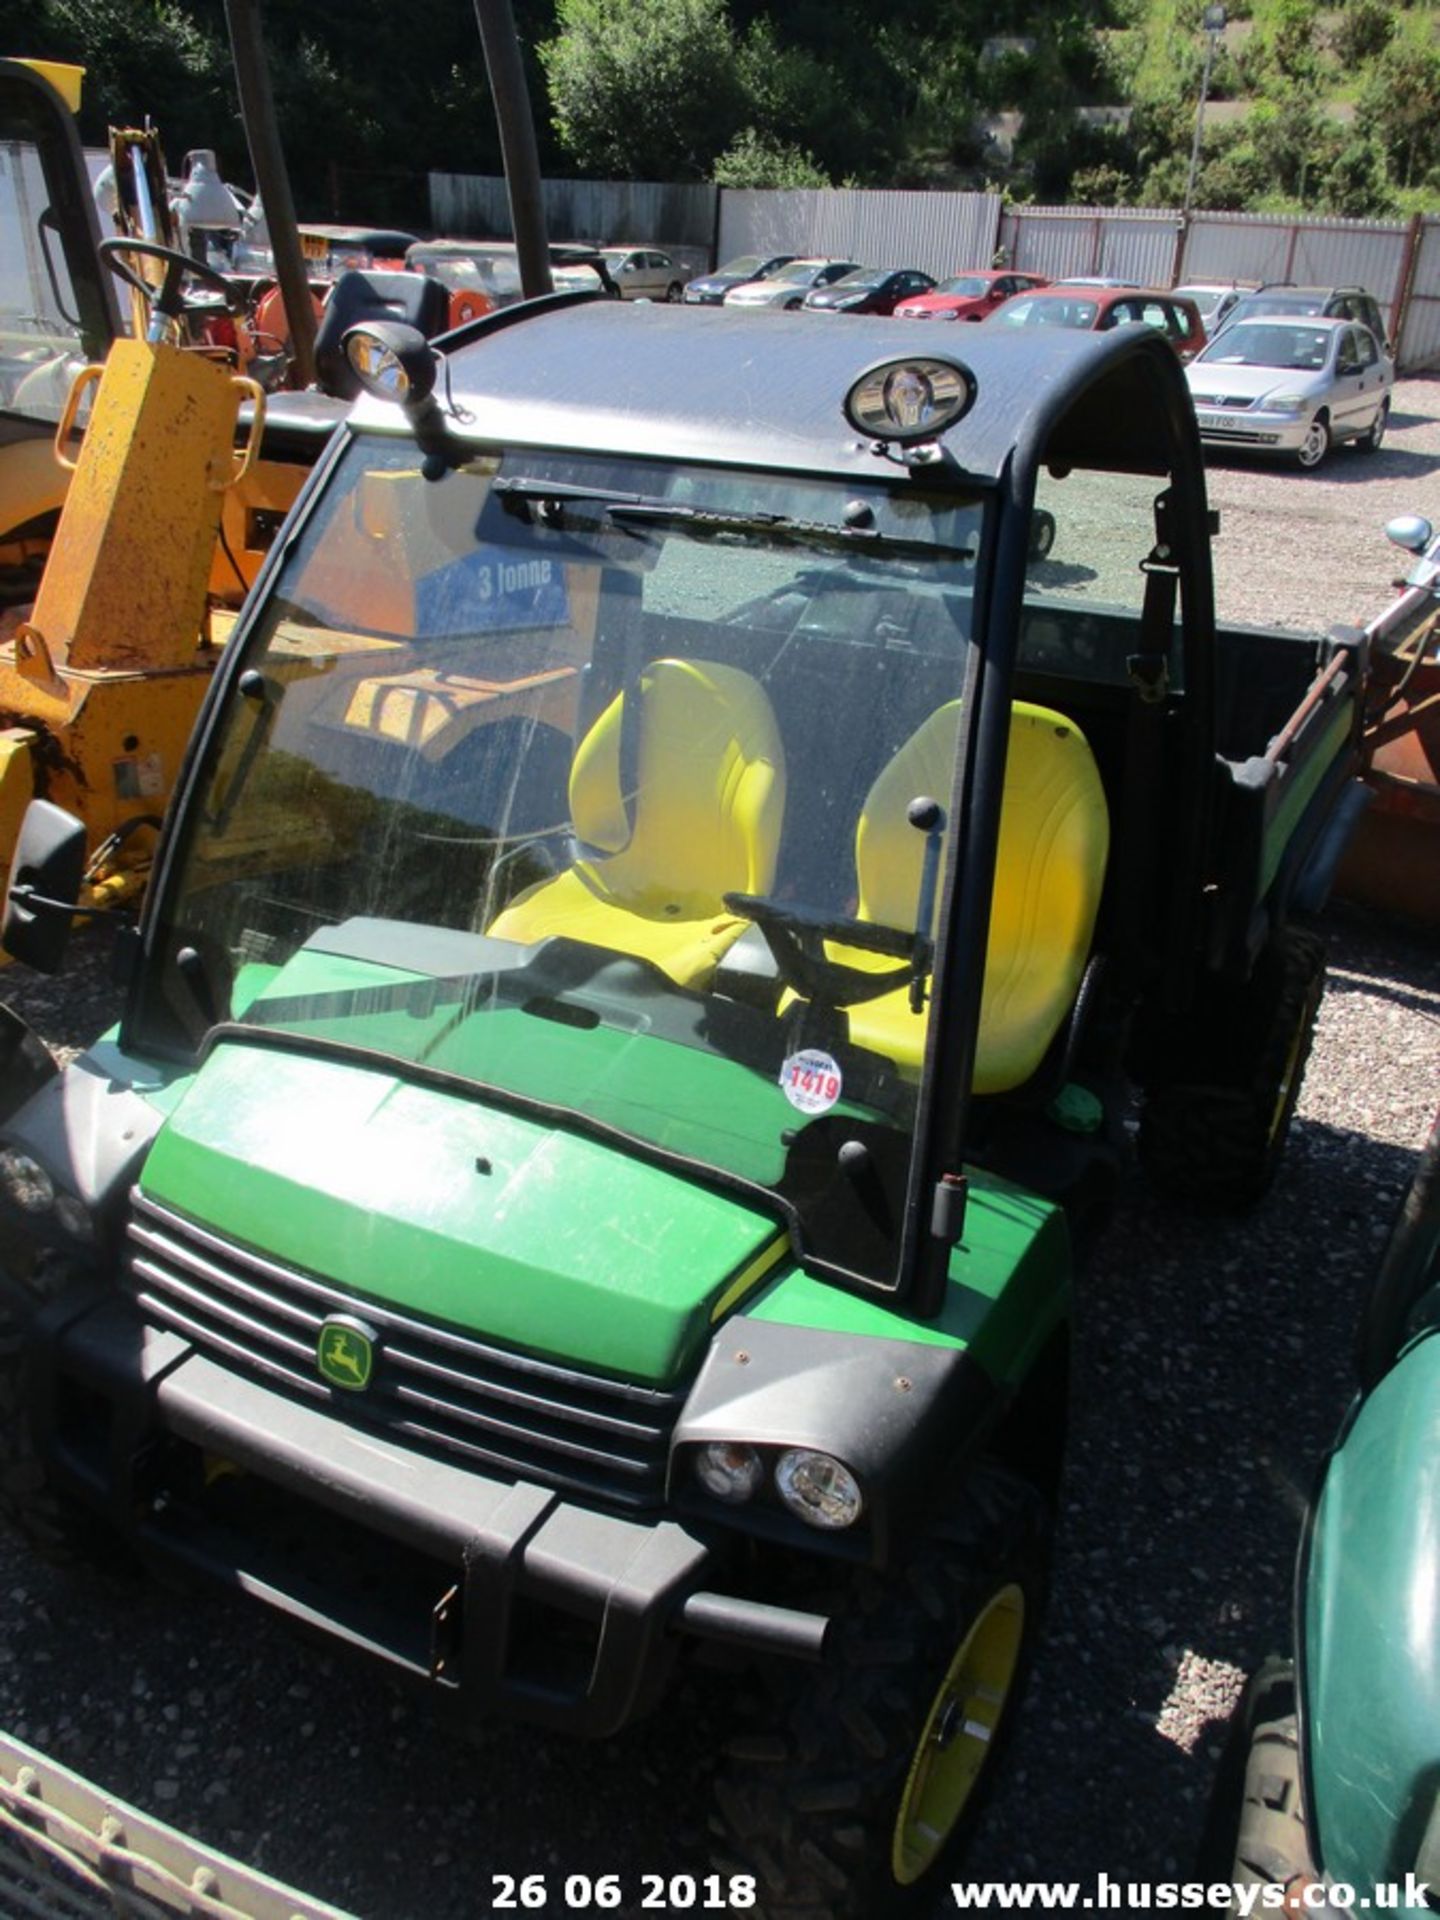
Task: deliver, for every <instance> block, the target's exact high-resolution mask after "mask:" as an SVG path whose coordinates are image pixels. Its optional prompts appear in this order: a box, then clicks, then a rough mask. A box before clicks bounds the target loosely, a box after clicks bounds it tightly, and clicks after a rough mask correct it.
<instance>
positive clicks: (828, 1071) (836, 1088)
mask: <svg viewBox="0 0 1440 1920" xmlns="http://www.w3.org/2000/svg"><path fill="white" fill-rule="evenodd" d="M844 1085H845V1082H844V1080H843V1079H842V1078H841V1074H840V1063H839V1061H838V1060H836V1059H835V1058H834V1057H833V1056H832V1055H831V1054H828V1053H821V1052H820V1050H819V1048H818V1047H806V1048H805V1049H804V1050H803V1052H801V1053H792V1054H791V1055H790V1056H789V1058H788V1059H787V1060H786V1062H785V1064H784V1066H783V1067H781V1069H780V1087H781V1091H782V1092H783V1093H784V1095H785V1098H786V1099H787V1100H788V1101H789V1102H790V1104H791V1106H792V1107H798V1108H799V1109H800V1111H801V1113H828V1112H829V1111H830V1109H831V1107H833V1106H834V1104H835V1102H836V1101H837V1100H838V1099H839V1098H840V1094H841V1091H842V1089H843V1088H844Z"/></svg>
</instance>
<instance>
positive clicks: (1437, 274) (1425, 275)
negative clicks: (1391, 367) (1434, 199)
mask: <svg viewBox="0 0 1440 1920" xmlns="http://www.w3.org/2000/svg"><path fill="white" fill-rule="evenodd" d="M1400 365H1401V366H1402V367H1403V368H1404V370H1405V371H1406V372H1407V373H1420V372H1423V371H1428V370H1430V369H1432V368H1435V367H1440V218H1437V217H1436V216H1435V215H1434V214H1427V215H1426V217H1425V218H1424V219H1423V220H1422V221H1421V223H1420V240H1419V245H1418V247H1417V248H1416V252H1415V271H1414V275H1413V277H1412V279H1411V282H1410V299H1409V303H1408V305H1407V306H1406V309H1405V324H1404V328H1403V331H1402V333H1401V336H1400Z"/></svg>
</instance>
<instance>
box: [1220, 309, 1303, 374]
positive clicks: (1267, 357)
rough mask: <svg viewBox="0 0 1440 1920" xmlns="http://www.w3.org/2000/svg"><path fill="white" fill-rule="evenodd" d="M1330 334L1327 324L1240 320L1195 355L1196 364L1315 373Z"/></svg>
mask: <svg viewBox="0 0 1440 1920" xmlns="http://www.w3.org/2000/svg"><path fill="white" fill-rule="evenodd" d="M1334 337H1335V336H1334V334H1333V333H1332V332H1331V330H1330V329H1329V328H1328V327H1297V326H1284V325H1282V326H1277V325H1274V324H1273V323H1271V324H1267V323H1266V322H1264V321H1261V320H1240V321H1236V322H1234V323H1233V324H1232V325H1231V326H1228V327H1226V329H1225V331H1224V332H1223V333H1222V334H1221V335H1220V336H1219V337H1218V338H1217V339H1216V340H1215V341H1214V342H1213V343H1212V344H1211V345H1210V346H1208V347H1207V348H1206V349H1205V351H1204V352H1203V353H1202V354H1200V355H1199V356H1198V359H1197V363H1196V364H1197V365H1198V364H1199V362H1200V361H1203V362H1204V363H1205V364H1206V365H1207V366H1227V367H1277V368H1281V369H1283V370H1284V371H1285V372H1287V373H1319V372H1321V371H1322V370H1323V368H1324V366H1325V363H1326V361H1327V360H1328V359H1329V357H1330V343H1331V341H1332V340H1333V339H1334Z"/></svg>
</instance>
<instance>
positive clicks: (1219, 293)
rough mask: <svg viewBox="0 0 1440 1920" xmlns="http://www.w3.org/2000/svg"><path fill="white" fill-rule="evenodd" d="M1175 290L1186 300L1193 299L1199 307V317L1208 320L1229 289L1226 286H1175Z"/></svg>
mask: <svg viewBox="0 0 1440 1920" xmlns="http://www.w3.org/2000/svg"><path fill="white" fill-rule="evenodd" d="M1175 291H1176V293H1177V294H1180V295H1182V296H1183V297H1184V298H1185V299H1186V300H1193V301H1194V302H1195V305H1196V307H1197V308H1198V309H1199V312H1200V318H1201V319H1202V320H1208V319H1209V318H1210V316H1211V314H1212V313H1214V311H1215V309H1216V308H1217V307H1218V306H1219V304H1220V302H1221V301H1222V300H1223V299H1224V297H1225V295H1226V294H1227V293H1228V292H1229V291H1230V289H1229V288H1228V287H1176V289H1175Z"/></svg>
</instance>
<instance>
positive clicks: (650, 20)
mask: <svg viewBox="0 0 1440 1920" xmlns="http://www.w3.org/2000/svg"><path fill="white" fill-rule="evenodd" d="M559 28H560V31H559V33H558V34H557V35H556V37H555V38H554V39H553V40H549V41H547V42H546V43H545V45H544V46H542V47H541V49H540V59H541V63H542V65H543V66H544V69H545V77H546V79H547V80H548V82H549V85H550V101H551V106H552V109H553V112H554V116H555V126H556V130H557V131H558V133H559V135H560V138H561V140H562V141H563V142H564V144H565V146H566V147H567V148H568V149H569V151H570V152H571V153H572V154H573V155H574V157H575V159H576V160H578V161H579V162H580V164H581V165H582V166H584V167H590V168H594V169H596V170H598V171H599V172H601V173H602V174H613V175H616V176H618V177H619V178H622V179H632V180H634V179H638V180H701V179H704V178H705V177H706V176H707V175H708V173H709V171H710V168H711V166H712V165H713V163H714V161H715V158H716V156H717V154H719V153H720V152H721V151H722V150H723V149H724V147H725V146H726V145H727V144H728V142H729V141H730V139H731V138H732V137H733V133H734V129H735V125H736V122H737V120H738V119H739V117H740V116H741V114H742V113H743V112H744V97H743V92H742V89H741V84H740V77H739V73H738V69H737V55H736V47H735V36H734V32H733V29H732V27H731V25H730V19H729V15H728V12H727V10H726V6H725V0H560V6H559Z"/></svg>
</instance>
